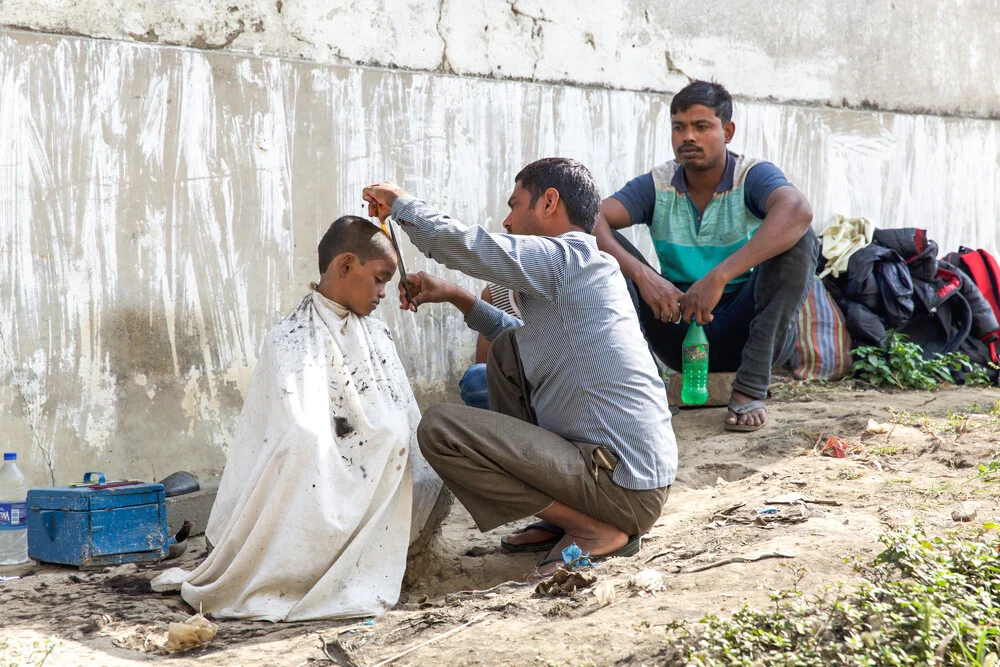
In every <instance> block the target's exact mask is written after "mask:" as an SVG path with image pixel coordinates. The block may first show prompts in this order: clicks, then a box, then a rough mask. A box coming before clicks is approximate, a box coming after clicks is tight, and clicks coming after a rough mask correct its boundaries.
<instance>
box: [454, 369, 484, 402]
mask: <svg viewBox="0 0 1000 667" xmlns="http://www.w3.org/2000/svg"><path fill="white" fill-rule="evenodd" d="M458 388H459V389H460V390H461V391H462V402H463V403H465V404H466V405H468V406H469V407H470V408H482V409H483V410H489V409H490V395H489V392H487V390H486V364H472V365H471V366H469V370H467V371H465V375H463V376H462V379H461V380H459V381H458Z"/></svg>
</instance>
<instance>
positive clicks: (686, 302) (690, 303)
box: [681, 272, 726, 324]
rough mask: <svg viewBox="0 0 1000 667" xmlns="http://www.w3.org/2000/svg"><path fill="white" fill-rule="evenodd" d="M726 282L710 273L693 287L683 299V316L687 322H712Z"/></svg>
mask: <svg viewBox="0 0 1000 667" xmlns="http://www.w3.org/2000/svg"><path fill="white" fill-rule="evenodd" d="M725 289H726V281H725V280H723V279H721V278H719V277H717V276H716V275H715V274H714V273H711V272H709V274H708V275H706V276H705V277H704V278H702V279H701V280H699V281H698V282H696V283H695V284H693V285H691V287H689V288H688V291H687V292H686V293H685V294H684V296H682V297H681V316H682V318H683V319H684V321H685V322H691V320H692V319H693V320H694V321H695V322H697V323H698V324H708V323H709V322H711V321H712V318H713V315H712V311H713V310H714V309H715V307H716V306H717V305H719V299H721V298H722V292H723V290H725Z"/></svg>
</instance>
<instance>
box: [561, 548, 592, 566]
mask: <svg viewBox="0 0 1000 667" xmlns="http://www.w3.org/2000/svg"><path fill="white" fill-rule="evenodd" d="M562 559H563V563H565V564H566V569H567V570H578V569H580V568H583V567H590V566H591V565H592V563H591V562H590V552H589V551H588V552H587V553H583V549H581V548H580V547H578V546H577V545H576V542H574V543H573V544H571V545H569V546H568V547H566V548H565V549H563V550H562Z"/></svg>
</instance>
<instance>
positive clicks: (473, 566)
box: [458, 556, 483, 572]
mask: <svg viewBox="0 0 1000 667" xmlns="http://www.w3.org/2000/svg"><path fill="white" fill-rule="evenodd" d="M458 566H459V567H461V568H462V569H463V570H464V571H466V572H475V571H477V570H479V569H481V568H482V567H483V561H482V559H481V558H473V557H470V556H459V557H458Z"/></svg>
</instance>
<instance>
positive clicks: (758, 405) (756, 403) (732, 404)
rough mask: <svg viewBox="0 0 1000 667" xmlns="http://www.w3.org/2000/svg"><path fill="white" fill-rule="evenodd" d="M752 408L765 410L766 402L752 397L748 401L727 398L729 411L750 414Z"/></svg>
mask: <svg viewBox="0 0 1000 667" xmlns="http://www.w3.org/2000/svg"><path fill="white" fill-rule="evenodd" d="M754 410H763V411H764V412H767V404H766V403H765V402H764V401H762V400H759V399H754V400H752V401H750V402H749V403H737V402H736V399H733V398H731V399H729V411H730V412H732V413H733V414H737V415H746V414H750V413H751V412H753V411H754Z"/></svg>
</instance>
